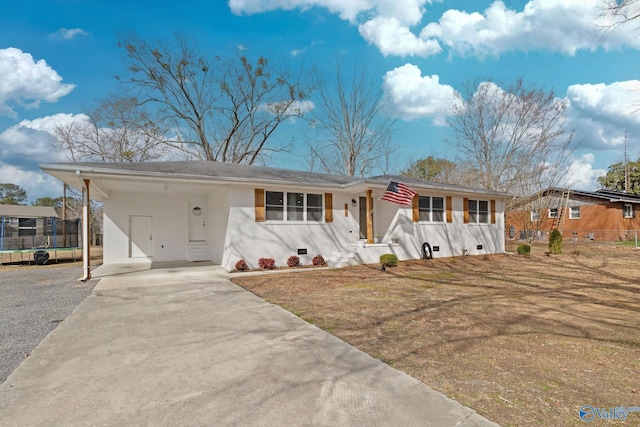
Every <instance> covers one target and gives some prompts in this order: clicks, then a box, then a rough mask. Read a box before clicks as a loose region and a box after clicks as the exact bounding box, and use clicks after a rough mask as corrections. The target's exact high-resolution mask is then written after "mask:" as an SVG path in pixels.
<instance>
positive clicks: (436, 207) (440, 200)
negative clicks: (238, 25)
mask: <svg viewBox="0 0 640 427" xmlns="http://www.w3.org/2000/svg"><path fill="white" fill-rule="evenodd" d="M418 212H419V219H420V221H426V222H444V197H430V196H419V198H418Z"/></svg>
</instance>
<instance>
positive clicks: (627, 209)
mask: <svg viewBox="0 0 640 427" xmlns="http://www.w3.org/2000/svg"><path fill="white" fill-rule="evenodd" d="M622 212H623V215H624V217H625V218H633V205H624V207H623V211H622Z"/></svg>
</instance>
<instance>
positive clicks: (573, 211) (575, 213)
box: [569, 206, 580, 219]
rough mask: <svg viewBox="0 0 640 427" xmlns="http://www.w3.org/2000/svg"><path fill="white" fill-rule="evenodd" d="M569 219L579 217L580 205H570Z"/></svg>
mask: <svg viewBox="0 0 640 427" xmlns="http://www.w3.org/2000/svg"><path fill="white" fill-rule="evenodd" d="M569 219H580V206H572V207H570V208H569Z"/></svg>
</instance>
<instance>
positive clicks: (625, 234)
mask: <svg viewBox="0 0 640 427" xmlns="http://www.w3.org/2000/svg"><path fill="white" fill-rule="evenodd" d="M531 233H535V238H534V239H533V242H534V243H536V244H541V243H546V242H548V241H549V233H550V232H548V231H538V232H531ZM511 235H512V238H508V239H507V240H510V241H512V242H519V243H523V242H524V241H525V240H526V237H527V236H526V233H525V232H524V231H519V232H518V233H515V234H514V233H511ZM562 241H563V242H564V244H565V245H571V244H573V245H576V246H598V245H619V246H628V247H632V248H636V249H640V231H639V230H565V231H563V232H562Z"/></svg>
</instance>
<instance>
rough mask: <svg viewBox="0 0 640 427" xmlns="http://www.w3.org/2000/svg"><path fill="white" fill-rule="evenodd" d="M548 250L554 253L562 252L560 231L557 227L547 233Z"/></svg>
mask: <svg viewBox="0 0 640 427" xmlns="http://www.w3.org/2000/svg"><path fill="white" fill-rule="evenodd" d="M549 251H551V253H552V254H554V255H558V254H561V253H562V233H560V231H559V230H558V229H557V228H556V229H555V230H552V231H551V234H550V235H549Z"/></svg>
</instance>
